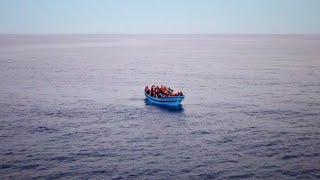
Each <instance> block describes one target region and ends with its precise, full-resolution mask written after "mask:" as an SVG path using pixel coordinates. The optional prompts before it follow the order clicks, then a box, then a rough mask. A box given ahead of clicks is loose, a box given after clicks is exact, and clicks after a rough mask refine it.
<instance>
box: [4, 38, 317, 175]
mask: <svg viewBox="0 0 320 180" xmlns="http://www.w3.org/2000/svg"><path fill="white" fill-rule="evenodd" d="M152 84H156V85H161V84H163V85H167V86H170V87H171V88H173V89H174V90H179V91H180V90H181V91H183V92H184V94H185V96H186V97H185V100H184V101H183V102H182V107H181V108H177V109H171V108H164V107H159V106H154V105H150V104H148V103H147V102H146V101H145V97H144V88H145V86H146V85H149V86H150V85H152ZM56 178H57V179H68V178H72V179H89V178H90V179H91V178H92V179H240V178H244V179H295V178H301V179H309V178H312V179H319V178H320V35H1V36H0V179H56Z"/></svg>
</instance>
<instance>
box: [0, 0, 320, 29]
mask: <svg viewBox="0 0 320 180" xmlns="http://www.w3.org/2000/svg"><path fill="white" fill-rule="evenodd" d="M0 33H10V34H30V33H32V34H38V33H40V34H64V33H66V34H70V33H81V34H96V33H98V34H143V33H148V34H159V33H160V34H202V33H204V34H215V33H223V34H228V33H233V34H234V33H245V34H252V33H272V34H287V33H299V34H300V33H320V0H157V1H156V0H105V1H103V0H1V1H0Z"/></svg>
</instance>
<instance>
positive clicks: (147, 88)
mask: <svg viewBox="0 0 320 180" xmlns="http://www.w3.org/2000/svg"><path fill="white" fill-rule="evenodd" d="M144 91H145V92H146V93H147V94H150V89H149V87H148V86H146V88H145V89H144Z"/></svg>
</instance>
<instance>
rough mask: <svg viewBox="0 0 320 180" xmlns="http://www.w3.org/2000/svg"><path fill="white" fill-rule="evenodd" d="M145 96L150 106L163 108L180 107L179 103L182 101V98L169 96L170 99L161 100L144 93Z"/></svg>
mask: <svg viewBox="0 0 320 180" xmlns="http://www.w3.org/2000/svg"><path fill="white" fill-rule="evenodd" d="M144 95H146V98H147V100H148V101H149V102H151V103H152V104H157V105H163V106H174V107H176V106H180V105H181V101H182V100H183V99H184V96H170V97H163V98H157V97H153V96H151V95H149V94H147V93H146V92H145V93H144Z"/></svg>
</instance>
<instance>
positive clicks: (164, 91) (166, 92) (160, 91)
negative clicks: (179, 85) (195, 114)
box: [144, 85, 183, 98]
mask: <svg viewBox="0 0 320 180" xmlns="http://www.w3.org/2000/svg"><path fill="white" fill-rule="evenodd" d="M144 91H145V92H146V93H147V94H149V95H151V96H153V97H157V98H163V97H171V96H183V93H182V91H179V92H175V91H174V90H173V89H171V88H170V87H169V88H167V87H166V86H163V85H161V86H160V87H159V86H155V85H152V86H151V87H150V88H149V87H148V86H146V88H145V89H144Z"/></svg>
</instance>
